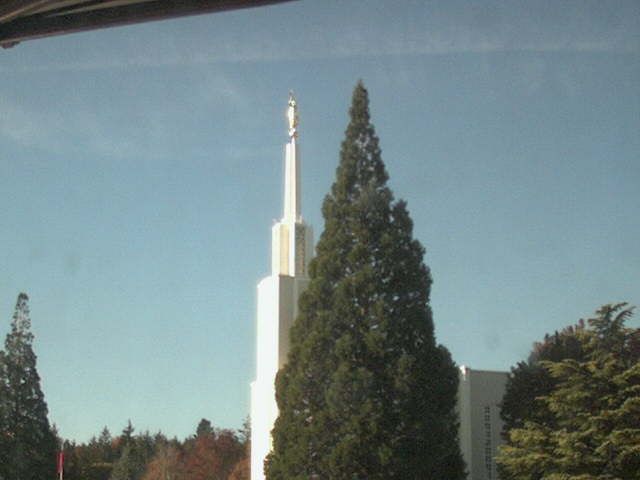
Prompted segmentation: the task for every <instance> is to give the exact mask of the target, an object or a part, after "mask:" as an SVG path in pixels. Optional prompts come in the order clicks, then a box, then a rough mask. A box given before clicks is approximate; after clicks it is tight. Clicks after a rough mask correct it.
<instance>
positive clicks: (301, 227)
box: [251, 95, 508, 480]
mask: <svg viewBox="0 0 640 480" xmlns="http://www.w3.org/2000/svg"><path fill="white" fill-rule="evenodd" d="M287 117H288V122H289V141H288V143H287V144H286V146H285V182H284V213H283V216H282V219H281V220H280V221H279V222H277V223H276V224H275V225H274V226H273V227H272V230H271V275H269V276H268V277H266V278H264V279H262V281H260V283H258V304H257V354H256V364H257V367H256V379H255V381H254V382H252V383H251V480H264V478H265V476H264V460H265V457H266V456H267V455H268V454H269V452H270V451H271V449H272V440H271V430H272V429H273V426H274V423H275V420H276V418H277V417H278V406H277V404H276V400H275V378H276V373H277V372H278V370H279V369H280V368H281V367H282V366H283V365H284V363H285V362H286V360H287V353H288V351H289V330H290V329H291V326H292V325H293V322H294V320H295V318H296V316H297V311H298V297H299V296H300V293H301V292H302V291H303V290H304V289H305V288H306V287H307V285H308V283H309V278H308V275H307V268H308V265H309V261H310V260H311V257H312V256H313V233H312V229H311V227H310V226H309V225H307V224H305V223H304V221H303V219H302V214H301V202H300V200H301V185H300V151H299V146H298V112H297V105H296V101H295V99H294V98H293V95H290V96H289V107H288V110H287ZM459 378H460V383H459V386H458V405H457V411H458V415H459V420H460V431H459V441H460V450H461V452H462V456H463V459H464V461H465V463H466V465H467V472H468V476H467V480H497V479H498V475H497V472H496V465H495V459H494V457H495V455H496V452H497V447H498V445H499V444H500V443H501V436H500V432H501V430H502V422H501V420H500V404H501V402H502V397H503V395H504V391H505V385H506V381H507V378H508V373H507V372H490V371H483V370H472V369H470V368H468V367H465V366H462V367H460V374H459Z"/></svg>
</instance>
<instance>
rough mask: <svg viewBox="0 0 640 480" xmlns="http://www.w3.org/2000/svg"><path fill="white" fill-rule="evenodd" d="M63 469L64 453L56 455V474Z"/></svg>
mask: <svg viewBox="0 0 640 480" xmlns="http://www.w3.org/2000/svg"><path fill="white" fill-rule="evenodd" d="M63 469H64V452H59V453H58V474H61V473H62V470H63Z"/></svg>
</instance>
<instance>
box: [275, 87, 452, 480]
mask: <svg viewBox="0 0 640 480" xmlns="http://www.w3.org/2000/svg"><path fill="white" fill-rule="evenodd" d="M368 103H369V101H368V94H367V90H366V89H365V88H364V86H363V84H362V83H361V82H359V83H358V85H357V86H356V88H355V90H354V94H353V103H352V106H351V109H350V116H351V118H350V122H349V125H348V127H347V130H346V138H345V140H344V141H343V143H342V148H341V152H340V164H339V166H338V169H337V178H336V181H335V183H334V184H333V186H332V188H331V192H330V193H329V194H328V195H327V197H326V198H325V201H324V204H323V216H324V219H325V230H324V232H323V234H322V236H321V238H320V240H319V242H318V245H317V256H316V257H315V259H314V260H313V261H312V262H311V265H310V278H311V282H310V284H309V287H308V289H307V290H306V292H305V293H304V294H303V295H302V296H301V299H300V313H299V316H298V318H297V320H296V323H295V325H294V327H293V328H292V330H291V350H290V354H289V359H288V363H287V365H286V366H285V367H284V368H283V369H282V370H281V371H280V372H279V374H278V378H277V380H276V390H277V393H276V396H277V401H278V407H279V410H280V416H279V418H278V420H277V421H276V425H275V428H274V431H273V437H274V451H273V453H272V455H271V456H270V457H269V459H268V460H267V465H266V472H267V478H269V479H270V480H296V479H300V480H302V479H304V480H308V479H314V478H318V479H319V478H331V479H332V480H341V479H345V480H346V479H348V480H355V479H362V480H364V479H368V480H374V479H403V480H410V479H444V478H446V479H449V480H457V479H461V478H463V477H464V466H463V462H462V460H461V456H460V452H459V448H458V443H457V422H456V415H455V413H454V406H455V398H456V391H457V384H458V376H457V370H456V368H455V365H454V364H453V362H452V360H451V358H450V355H449V352H448V351H447V350H446V349H445V348H444V347H443V346H440V345H437V344H436V341H435V338H434V328H433V321H432V316H431V309H430V307H429V292H430V286H431V276H430V273H429V270H428V268H427V267H426V266H425V264H424V263H423V255H424V249H423V248H422V246H421V245H420V243H419V242H418V241H417V240H415V239H413V238H412V229H413V225H412V221H411V219H410V218H409V214H408V212H407V209H406V205H405V203H404V202H402V201H397V202H396V201H394V199H393V194H392V192H391V190H390V189H389V188H388V187H387V178H388V175H387V172H386V169H385V166H384V164H383V162H382V159H381V154H380V147H379V144H378V138H377V137H376V135H375V131H374V128H373V125H372V124H371V122H370V117H369V105H368Z"/></svg>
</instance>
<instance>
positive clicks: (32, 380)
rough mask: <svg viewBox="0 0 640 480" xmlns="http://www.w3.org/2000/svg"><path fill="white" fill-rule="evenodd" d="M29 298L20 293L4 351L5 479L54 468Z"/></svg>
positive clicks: (0, 374)
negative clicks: (34, 348) (37, 367)
mask: <svg viewBox="0 0 640 480" xmlns="http://www.w3.org/2000/svg"><path fill="white" fill-rule="evenodd" d="M28 301H29V297H28V296H27V295H26V294H24V293H21V294H20V295H18V300H17V302H16V308H15V313H14V314H13V320H12V322H11V331H10V332H9V333H8V334H7V337H6V339H5V344H4V348H5V350H4V352H3V353H2V355H1V356H0V438H1V445H0V447H1V448H0V450H2V453H1V455H2V458H1V462H0V479H6V480H39V479H42V478H50V477H52V476H53V475H55V467H56V450H57V439H56V436H55V434H54V431H53V429H52V428H51V426H50V425H49V420H48V419H47V413H48V409H47V404H46V402H45V400H44V394H43V393H42V390H41V389H40V377H39V375H38V371H37V369H36V355H35V353H34V351H33V334H32V333H31V320H30V318H29V306H28Z"/></svg>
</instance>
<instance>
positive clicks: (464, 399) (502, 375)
mask: <svg viewBox="0 0 640 480" xmlns="http://www.w3.org/2000/svg"><path fill="white" fill-rule="evenodd" d="M508 378H509V374H508V373H507V372H492V371H487V370H472V369H470V368H469V367H465V366H461V367H460V373H459V379H460V383H459V384H458V414H459V419H460V431H459V440H460V451H461V452H462V458H463V459H464V461H465V463H466V465H467V472H468V475H467V480H498V479H499V477H498V472H497V471H496V462H495V456H496V454H497V449H498V446H499V445H500V444H501V443H502V437H501V435H500V432H502V426H503V422H502V420H501V419H500V405H501V403H502V397H503V396H504V392H505V386H506V384H507V379H508Z"/></svg>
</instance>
